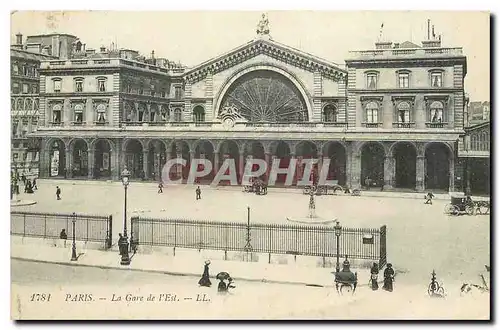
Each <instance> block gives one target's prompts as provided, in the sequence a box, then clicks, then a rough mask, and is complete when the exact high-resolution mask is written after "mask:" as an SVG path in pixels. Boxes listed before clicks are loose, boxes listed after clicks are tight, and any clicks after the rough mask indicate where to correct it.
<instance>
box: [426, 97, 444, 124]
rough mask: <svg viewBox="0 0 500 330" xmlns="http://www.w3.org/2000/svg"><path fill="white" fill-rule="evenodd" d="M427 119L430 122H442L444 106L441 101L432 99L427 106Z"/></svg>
mask: <svg viewBox="0 0 500 330" xmlns="http://www.w3.org/2000/svg"><path fill="white" fill-rule="evenodd" d="M429 119H430V122H431V123H442V122H444V106H443V102H440V101H434V102H432V103H431V106H430V107H429Z"/></svg>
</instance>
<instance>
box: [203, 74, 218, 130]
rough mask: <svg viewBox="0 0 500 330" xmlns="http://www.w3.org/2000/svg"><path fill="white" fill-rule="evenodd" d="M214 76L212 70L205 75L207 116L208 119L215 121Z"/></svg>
mask: <svg viewBox="0 0 500 330" xmlns="http://www.w3.org/2000/svg"><path fill="white" fill-rule="evenodd" d="M213 89H214V78H213V74H212V72H209V73H208V74H207V76H206V77H205V97H206V98H207V100H206V101H205V116H206V120H207V121H213V120H214V119H215V117H216V114H215V113H214V108H213V97H214V92H213Z"/></svg>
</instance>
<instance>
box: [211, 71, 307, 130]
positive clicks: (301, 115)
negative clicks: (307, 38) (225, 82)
mask: <svg viewBox="0 0 500 330" xmlns="http://www.w3.org/2000/svg"><path fill="white" fill-rule="evenodd" d="M226 108H233V109H236V111H237V112H238V114H240V115H241V116H242V117H244V118H245V119H247V120H248V121H251V122H295V121H307V120H308V112H307V107H306V103H305V101H304V99H303V97H302V94H301V93H300V91H299V90H298V89H297V87H296V86H295V85H294V84H293V83H292V82H291V81H290V80H289V79H288V78H287V77H285V76H283V75H282V74H280V73H277V72H274V71H268V70H256V71H252V72H250V73H247V74H245V75H243V76H241V77H239V78H238V79H236V81H234V82H233V83H232V85H231V86H230V88H229V89H228V90H227V92H226V93H225V95H224V98H223V99H222V102H221V106H220V108H219V111H221V110H222V109H226Z"/></svg>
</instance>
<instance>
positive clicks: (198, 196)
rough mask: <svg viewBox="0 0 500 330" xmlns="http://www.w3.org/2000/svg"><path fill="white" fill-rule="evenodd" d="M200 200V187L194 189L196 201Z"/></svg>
mask: <svg viewBox="0 0 500 330" xmlns="http://www.w3.org/2000/svg"><path fill="white" fill-rule="evenodd" d="M198 199H201V189H200V186H198V188H196V200H198Z"/></svg>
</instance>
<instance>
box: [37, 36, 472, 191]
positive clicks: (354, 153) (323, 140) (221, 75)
mask: <svg viewBox="0 0 500 330" xmlns="http://www.w3.org/2000/svg"><path fill="white" fill-rule="evenodd" d="M257 32H258V33H257V37H256V38H255V39H254V40H252V41H250V42H248V43H246V44H243V45H242V46H240V47H238V48H236V49H233V50H231V51H229V52H227V53H225V54H223V55H221V56H218V57H216V58H212V59H209V60H208V61H206V62H204V63H202V64H200V65H198V66H195V67H192V68H186V67H184V66H182V65H179V64H175V63H172V62H170V61H168V60H166V59H162V58H155V56H154V53H152V54H151V56H149V57H148V58H144V57H142V58H141V57H139V55H138V54H137V53H134V52H133V51H129V50H123V49H120V50H116V49H115V50H109V49H104V48H102V49H100V51H99V52H91V53H88V52H82V51H80V52H79V53H78V54H80V55H78V56H71V57H68V58H67V59H58V60H49V61H43V62H42V63H41V67H40V70H39V72H40V78H41V80H40V81H41V82H40V117H39V127H38V130H37V131H36V132H35V133H33V134H32V135H33V136H35V137H38V138H40V140H41V145H40V146H41V153H40V163H41V165H40V176H41V177H44V178H48V177H65V178H85V179H111V180H117V179H119V175H120V172H121V171H122V170H123V169H124V168H125V167H127V169H128V170H129V171H131V174H132V177H133V178H135V179H143V180H156V181H159V180H161V176H162V173H161V172H162V167H163V164H165V163H166V161H167V160H169V159H172V158H178V157H182V158H183V159H186V161H187V164H188V165H187V166H186V167H184V168H182V167H177V168H174V169H172V173H170V175H173V176H176V177H182V178H187V175H188V171H189V163H190V160H192V159H194V158H206V159H209V160H211V161H212V163H213V164H214V169H213V172H212V173H211V174H209V175H207V177H206V178H205V179H207V180H210V177H211V176H213V175H214V173H215V172H217V171H218V169H219V166H220V165H221V164H222V162H223V161H224V160H225V159H227V158H232V159H234V160H235V163H236V169H237V171H238V174H239V176H240V177H241V174H242V172H243V170H244V166H245V163H246V162H247V161H248V160H249V159H250V158H259V159H263V160H265V161H266V162H267V163H268V164H270V163H271V162H273V160H274V159H279V162H280V167H282V168H284V167H287V166H288V164H289V163H290V161H291V159H296V160H297V164H298V165H297V171H296V174H295V177H294V182H297V181H298V180H299V179H300V178H301V176H302V173H303V170H304V165H303V160H304V159H306V158H315V159H319V163H320V164H319V166H321V163H322V162H323V161H324V159H327V158H328V159H330V166H329V169H328V176H327V178H328V179H329V180H336V181H338V183H339V184H340V185H344V186H349V187H351V188H358V187H360V186H364V185H370V186H371V187H378V188H380V189H386V190H391V189H408V190H417V191H423V190H425V189H432V190H436V191H438V190H444V191H454V190H462V189H463V185H464V183H463V178H462V173H463V171H462V167H461V166H462V165H461V162H460V161H459V160H458V156H457V145H458V142H457V141H458V140H459V137H460V136H461V135H463V134H464V121H463V115H464V107H466V97H465V94H464V84H463V81H464V77H465V75H466V72H467V67H466V57H465V56H464V55H463V54H462V49H461V48H445V47H442V46H441V41H440V40H436V39H433V40H426V41H423V42H422V45H421V46H419V45H415V44H412V43H409V42H405V43H402V44H393V43H391V42H378V43H376V45H375V49H372V50H366V51H355V52H351V53H350V57H349V58H348V59H347V60H346V65H345V66H341V65H338V64H335V63H332V62H329V61H328V60H324V59H321V58H318V57H316V56H313V55H311V54H308V53H305V52H303V51H301V50H298V49H295V48H292V47H289V46H287V45H284V44H281V43H279V42H277V41H275V40H273V39H272V38H271V37H270V36H269V31H268V30H267V33H266V30H265V29H264V30H263V29H260V30H258V31H257ZM75 54H77V53H75ZM269 167H270V166H268V168H269ZM283 180H284V178H280V177H278V182H282V181H283Z"/></svg>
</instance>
